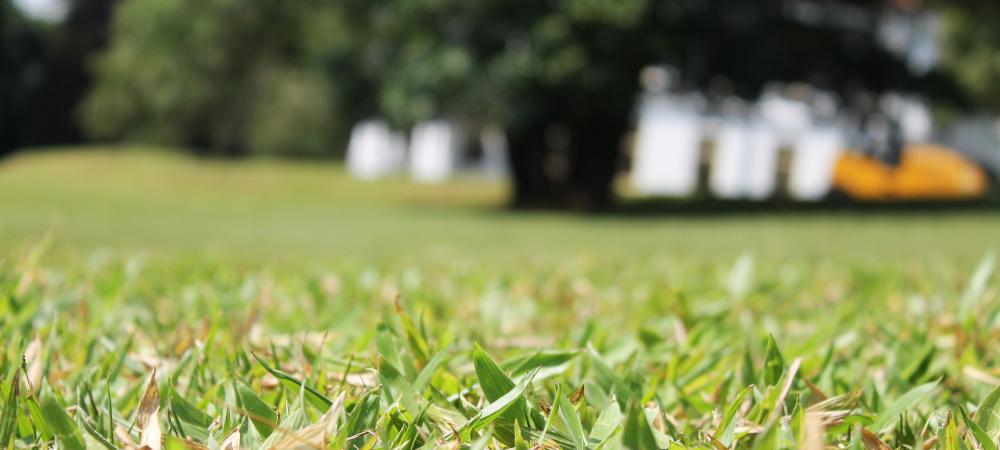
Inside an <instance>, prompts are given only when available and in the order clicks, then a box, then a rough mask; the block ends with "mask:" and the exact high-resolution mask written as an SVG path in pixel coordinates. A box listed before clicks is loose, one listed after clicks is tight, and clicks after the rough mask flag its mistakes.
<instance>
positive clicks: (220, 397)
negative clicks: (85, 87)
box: [0, 150, 1000, 450]
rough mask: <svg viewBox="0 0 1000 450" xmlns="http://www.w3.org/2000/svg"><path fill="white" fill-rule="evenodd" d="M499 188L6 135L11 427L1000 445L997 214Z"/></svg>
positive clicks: (230, 442)
mask: <svg viewBox="0 0 1000 450" xmlns="http://www.w3.org/2000/svg"><path fill="white" fill-rule="evenodd" d="M502 199H503V188H502V187H501V186H499V185H496V184H490V183H484V182H481V181H476V180H460V181H456V182H453V183H449V184H446V185H441V186H413V185H411V184H409V183H407V182H405V181H403V180H394V181H386V182H379V183H375V184H371V183H362V182H356V181H352V180H350V179H348V178H347V177H346V176H345V175H344V174H343V173H342V172H341V170H340V169H339V168H337V167H336V166H327V165H322V164H318V165H317V164H305V163H277V162H250V163H246V162H241V163H233V162H222V161H194V160H189V159H185V158H182V157H178V156H174V155H171V154H166V153H160V152H155V151H131V152H116V151H113V150H99V151H89V152H83V151H52V152H47V153H40V154H35V155H26V156H21V157H17V158H14V159H9V160H6V161H3V162H2V163H0V340H2V342H3V343H4V345H3V347H2V354H0V355H2V356H0V377H2V378H0V407H2V414H0V446H4V447H7V446H8V445H12V446H13V447H14V448H42V447H44V446H46V445H49V444H51V443H58V444H57V445H58V447H59V448H69V449H73V448H83V447H88V448H104V447H107V448H118V447H139V446H142V445H146V446H149V447H150V448H152V449H159V448H186V447H189V446H194V447H196V448H200V447H199V446H206V447H209V448H213V449H214V448H251V449H253V448H326V447H329V448H485V447H488V448H510V447H514V448H533V447H536V446H544V447H545V448H555V447H563V448H585V447H586V448H606V449H614V448H641V449H650V448H667V447H670V448H685V447H687V448H707V449H719V448H730V447H736V448H808V449H818V448H824V445H833V446H836V447H838V448H869V449H871V448H876V449H882V448H945V449H949V450H950V449H961V448H969V449H972V448H983V449H993V448H996V440H997V434H998V433H1000V406H998V405H1000V393H994V394H992V395H990V392H991V391H993V389H994V387H995V386H996V385H998V384H1000V353H998V351H997V349H996V348H997V347H996V342H997V339H998V337H1000V291H998V289H997V286H998V284H997V282H996V277H995V276H994V275H995V264H994V262H993V259H992V257H991V256H989V255H990V254H991V252H992V251H994V250H995V249H997V248H1000V233H998V230H1000V215H996V214H992V213H989V212H976V213H973V212H965V213H958V212H952V213H939V214H934V215H932V216H929V215H927V214H920V213H881V214H880V213H867V214H856V213H844V212H839V211H827V212H815V211H813V212H809V213H807V214H802V215H796V214H793V213H780V214H778V213H774V214H746V215H725V216H722V217H708V216H703V215H697V214H689V215H675V216H667V217H663V216H661V217H633V216H621V215H603V216H599V217H581V216H576V215H561V214H540V213H507V212H504V211H501V210H500V209H499V208H497V207H496V206H497V205H500V204H501V202H502ZM480 346H481V347H480ZM22 355H24V360H23V363H22V358H21V357H22ZM19 368H20V369H19ZM154 368H155V374H156V383H154V384H152V386H155V388H151V387H150V386H148V383H149V380H150V375H151V374H153V373H154ZM12 388H13V389H12ZM12 392H14V393H15V394H16V395H11V393H12ZM161 442H162V443H161ZM977 446H978V447H977Z"/></svg>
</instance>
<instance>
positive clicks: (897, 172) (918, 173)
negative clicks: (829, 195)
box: [833, 144, 990, 201]
mask: <svg viewBox="0 0 1000 450" xmlns="http://www.w3.org/2000/svg"><path fill="white" fill-rule="evenodd" d="M989 184H990V182H989V178H988V177H987V175H986V172H985V171H984V170H983V169H982V167H980V166H979V165H978V164H976V163H975V162H973V161H971V160H969V159H968V158H966V157H964V156H962V155H961V154H959V153H958V152H957V151H954V150H951V149H949V148H946V147H941V146H937V145H932V144H911V145H907V146H905V147H903V148H902V150H901V152H900V154H899V158H898V163H897V164H888V163H886V162H884V161H882V160H880V159H878V158H876V157H873V156H870V155H866V154H862V153H861V152H858V151H853V150H852V151H845V152H843V153H841V155H840V157H839V159H838V160H837V162H836V163H835V166H834V171H833V187H834V188H835V189H837V190H839V191H842V192H844V193H845V194H847V195H848V196H849V197H851V198H853V199H856V200H867V201H891V200H970V199H976V198H980V197H983V196H985V195H986V193H987V191H988V189H989Z"/></svg>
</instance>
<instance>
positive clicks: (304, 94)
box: [0, 0, 1000, 205]
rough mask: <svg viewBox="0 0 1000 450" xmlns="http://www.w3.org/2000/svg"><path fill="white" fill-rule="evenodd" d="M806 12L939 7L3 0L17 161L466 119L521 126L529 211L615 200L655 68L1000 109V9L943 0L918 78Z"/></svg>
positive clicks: (304, 144)
mask: <svg viewBox="0 0 1000 450" xmlns="http://www.w3.org/2000/svg"><path fill="white" fill-rule="evenodd" d="M792 3H810V4H812V5H814V6H815V7H818V8H820V10H819V11H820V12H821V13H823V12H824V11H827V9H825V8H835V7H836V8H850V10H849V11H853V12H856V13H859V14H860V15H859V16H858V17H860V18H861V19H863V20H862V22H864V21H870V20H869V19H870V18H871V17H875V16H876V15H877V14H879V13H881V12H884V11H885V10H886V8H890V9H894V10H898V11H899V12H900V13H903V14H907V13H913V11H911V10H909V8H914V7H915V6H914V5H917V4H919V3H920V2H912V1H893V2H862V1H847V0H843V1H827V2H814V1H813V2H809V1H806V0H802V1H793V0H764V1H760V2H746V1H745V0H670V1H666V0H620V1H615V2H607V1H603V0H553V1H537V0H523V1H518V0H515V1H511V0H481V1H474V2H470V1H467V0H338V1H336V2H329V1H320V0H297V1H286V0H212V1H204V0H76V1H73V2H69V4H70V11H69V13H68V16H67V18H66V19H65V20H64V21H63V22H61V23H56V24H45V23H38V22H35V21H31V20H28V19H26V18H24V17H22V15H21V14H19V13H18V12H17V10H16V9H15V8H14V7H13V6H12V5H11V3H10V0H0V153H2V152H9V151H11V150H12V149H15V148H23V147H28V146H38V145H51V144H66V143H80V142H143V143H154V144H162V145H171V146H177V147H181V148H188V149H191V150H192V151H194V152H199V153H204V154H218V155H231V156H243V155H254V154H267V155H281V156H309V157H337V156H339V155H341V153H342V152H343V149H344V147H345V145H344V143H345V142H346V139H347V135H348V132H349V130H350V127H351V126H352V125H353V124H354V123H356V122H357V121H358V120H361V119H364V118H368V117H372V116H376V115H377V116H381V117H383V118H386V119H387V120H389V121H390V122H391V123H393V124H395V125H397V126H400V127H404V128H405V127H408V126H410V125H411V124H413V123H415V122H416V121H419V120H423V119H430V118H439V117H447V118H459V119H461V120H463V121H466V122H469V123H471V124H487V123H489V124H499V125H502V126H503V127H504V128H505V129H506V130H507V132H508V135H509V140H510V143H511V152H512V154H511V161H512V164H513V169H514V170H513V171H512V174H513V177H514V181H515V183H514V186H515V200H516V201H517V202H518V203H521V204H541V205H545V204H565V203H568V202H572V203H579V204H583V205H592V204H602V203H606V202H607V201H608V200H609V198H608V195H609V192H610V190H609V184H610V179H611V176H612V172H613V170H614V166H615V159H616V155H617V152H618V148H619V146H620V140H621V137H622V135H623V132H624V130H625V129H626V128H627V126H628V120H629V114H630V112H631V111H632V107H633V105H634V100H635V97H636V94H637V93H638V91H639V83H638V73H639V71H640V70H641V68H642V67H644V66H647V65H650V64H670V65H672V66H675V67H678V68H680V71H681V75H682V80H683V83H684V84H685V86H686V87H688V88H692V89H702V90H706V89H709V87H712V88H714V89H717V90H718V89H722V90H724V91H726V92H728V93H730V94H733V95H740V96H746V97H753V96H755V95H756V94H757V93H758V92H759V91H760V89H761V88H762V87H763V86H764V85H765V84H766V83H768V82H770V81H775V80H778V81H805V82H809V83H812V84H814V85H816V86H817V87H819V88H822V89H826V90H829V91H832V92H835V93H839V94H844V95H846V94H847V93H848V92H849V91H851V90H859V89H861V90H870V91H873V92H878V91H881V90H885V89H905V90H909V91H916V92H922V93H925V94H927V95H928V96H931V97H934V98H937V99H940V100H941V102H940V104H944V105H953V106H957V107H963V108H996V107H998V106H1000V84H998V83H995V82H994V80H995V79H997V77H998V75H1000V46H997V45H995V43H997V42H1000V30H998V27H995V26H993V25H994V24H995V23H996V19H998V18H1000V6H997V5H998V4H996V3H995V2H981V1H968V2H965V1H938V2H924V5H923V6H922V7H923V8H935V10H937V11H941V12H943V15H942V17H943V18H944V22H945V27H944V30H945V34H946V43H945V46H944V49H945V52H946V54H945V56H944V62H943V65H940V66H938V68H937V69H935V70H933V71H931V72H930V73H922V74H919V75H914V74H912V73H911V72H910V71H908V70H907V68H906V66H905V64H904V63H903V62H902V61H900V60H899V59H898V58H897V57H896V56H894V55H892V54H890V53H888V52H886V51H885V50H883V49H881V48H880V47H879V46H878V45H876V43H875V36H874V30H873V29H872V27H870V26H866V25H865V24H864V23H861V24H860V26H857V27H845V26H844V24H843V23H836V21H823V20H819V21H813V22H809V21H803V20H793V19H792V18H790V17H789V14H788V8H789V5H790V4H792ZM820 17H822V14H821V15H820ZM848 17H853V16H849V15H848ZM869 25H870V24H869ZM554 160H558V161H560V164H561V167H563V168H562V169H560V170H552V165H553V161H554Z"/></svg>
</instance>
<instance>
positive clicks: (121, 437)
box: [115, 425, 139, 450]
mask: <svg viewBox="0 0 1000 450" xmlns="http://www.w3.org/2000/svg"><path fill="white" fill-rule="evenodd" d="M115 438H117V439H118V441H120V442H121V443H122V448H124V449H126V450H134V449H137V448H139V446H138V445H137V444H136V443H135V441H133V440H132V435H130V434H129V433H128V430H126V429H125V428H122V426H121V425H116V426H115Z"/></svg>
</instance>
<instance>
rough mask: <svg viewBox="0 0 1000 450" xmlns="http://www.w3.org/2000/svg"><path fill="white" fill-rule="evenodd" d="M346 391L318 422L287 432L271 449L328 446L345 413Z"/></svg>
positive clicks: (308, 449) (286, 449)
mask: <svg viewBox="0 0 1000 450" xmlns="http://www.w3.org/2000/svg"><path fill="white" fill-rule="evenodd" d="M343 409H344V393H343V392H341V393H340V395H339V396H337V399H336V400H334V401H333V404H332V405H330V409H328V410H327V411H326V413H324V414H323V416H322V417H320V418H319V420H317V421H316V423H314V424H312V425H309V426H307V427H305V428H303V429H301V430H298V431H294V432H290V433H287V434H285V436H284V437H282V438H281V440H280V441H278V443H277V444H274V446H273V447H271V450H312V449H324V448H327V446H328V445H329V442H328V440H327V438H328V437H330V435H332V434H333V433H334V432H335V431H336V427H337V419H338V418H339V417H340V415H341V414H342V413H343ZM223 450H225V448H223Z"/></svg>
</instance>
